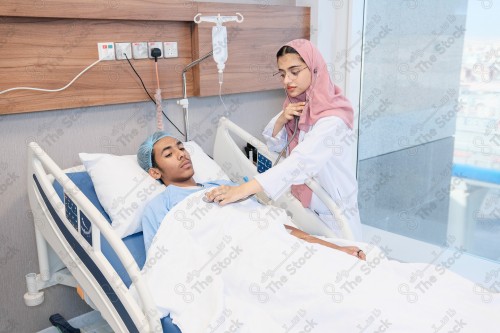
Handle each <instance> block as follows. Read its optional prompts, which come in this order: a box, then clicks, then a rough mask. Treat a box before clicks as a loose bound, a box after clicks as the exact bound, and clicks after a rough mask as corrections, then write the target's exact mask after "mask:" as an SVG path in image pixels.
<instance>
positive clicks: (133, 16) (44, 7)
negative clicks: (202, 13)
mask: <svg viewBox="0 0 500 333" xmlns="http://www.w3.org/2000/svg"><path fill="white" fill-rule="evenodd" d="M196 13H197V2H196V1H194V0H1V1H0V16H23V17H50V18H87V19H118V20H156V21H192V20H193V17H194V16H195V15H196Z"/></svg>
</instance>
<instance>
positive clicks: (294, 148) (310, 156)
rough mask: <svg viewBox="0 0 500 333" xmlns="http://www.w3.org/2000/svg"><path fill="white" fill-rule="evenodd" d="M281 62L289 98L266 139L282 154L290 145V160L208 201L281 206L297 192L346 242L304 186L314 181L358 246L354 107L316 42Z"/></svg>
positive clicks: (293, 45)
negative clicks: (263, 197)
mask: <svg viewBox="0 0 500 333" xmlns="http://www.w3.org/2000/svg"><path fill="white" fill-rule="evenodd" d="M276 56H277V62H278V69H279V71H278V72H277V73H276V74H275V76H278V77H279V78H280V79H281V80H282V82H283V86H284V88H285V91H286V93H287V98H286V100H285V102H284V104H283V110H282V111H281V112H280V113H279V114H278V115H276V116H275V117H274V118H273V119H272V120H271V121H270V122H269V124H268V125H267V127H266V128H265V129H264V132H263V136H264V138H265V139H266V141H267V145H268V147H269V149H271V150H273V151H276V152H281V150H282V149H283V148H285V146H286V145H287V144H288V157H287V158H286V159H284V160H283V161H282V162H281V163H279V164H277V165H276V166H273V167H272V168H270V169H268V170H267V171H266V172H264V173H261V174H258V175H256V176H255V177H254V179H252V180H251V181H249V182H247V183H244V184H242V185H239V186H225V185H223V186H220V187H217V188H215V189H213V190H212V191H210V192H207V194H206V196H207V199H208V200H211V201H215V202H217V203H218V204H219V205H221V206H223V205H226V204H228V203H231V202H235V201H237V200H240V199H243V198H246V197H248V196H250V195H252V194H255V193H257V192H260V191H265V193H266V194H267V195H268V196H269V197H270V198H271V199H273V200H275V199H277V198H278V197H279V196H281V195H282V194H283V193H284V192H285V191H286V190H287V189H288V188H289V187H290V186H291V187H292V188H291V192H292V194H293V195H294V196H295V197H296V198H297V199H299V200H300V202H301V203H302V205H303V206H304V207H306V208H310V209H311V210H313V211H314V212H315V213H316V214H317V215H318V216H319V217H320V219H321V220H322V221H323V223H325V224H326V226H327V227H329V228H330V229H332V230H333V231H334V232H335V234H337V236H339V237H342V230H341V227H340V226H339V224H338V223H337V220H336V218H335V216H333V215H332V214H331V212H330V210H329V209H328V208H327V207H326V206H325V205H324V204H323V202H321V200H320V199H319V198H318V197H317V196H316V195H315V194H314V193H312V191H311V190H310V189H309V188H308V187H307V186H306V185H304V182H305V181H306V180H307V179H309V178H310V177H314V178H315V179H316V180H317V181H318V182H319V184H321V186H322V187H323V188H324V189H325V190H326V191H327V192H328V194H329V195H330V196H331V197H332V198H333V200H334V201H335V202H336V203H337V205H338V206H339V208H340V210H341V211H342V215H343V216H344V218H345V219H346V220H347V222H348V224H349V226H350V228H351V231H352V233H353V235H354V238H355V240H362V238H361V223H360V220H359V211H358V203H357V194H358V186H357V181H356V177H355V170H356V169H355V164H354V162H355V158H354V156H353V154H354V152H355V149H353V147H352V146H350V144H351V143H352V141H353V140H352V137H353V135H354V133H353V131H352V127H353V109H352V107H351V104H350V102H349V101H348V100H347V99H346V98H345V97H344V96H343V95H342V91H341V90H340V89H339V88H338V87H336V86H335V85H334V84H333V83H332V82H331V80H330V76H329V73H328V70H327V66H326V63H325V61H324V59H323V57H322V56H321V54H320V52H319V51H318V49H317V48H316V47H315V46H314V45H313V44H312V43H311V42H310V41H308V40H305V39H297V40H293V41H291V42H289V43H288V44H286V45H285V46H283V47H281V48H280V49H279V51H278V53H277V55H276ZM296 132H298V133H296ZM294 133H295V135H294Z"/></svg>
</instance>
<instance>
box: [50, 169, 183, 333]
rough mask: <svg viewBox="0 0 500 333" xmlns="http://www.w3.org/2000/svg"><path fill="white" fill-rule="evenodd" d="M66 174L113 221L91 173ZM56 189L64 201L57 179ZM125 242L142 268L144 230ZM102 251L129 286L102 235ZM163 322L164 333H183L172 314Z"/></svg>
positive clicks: (128, 279) (116, 258)
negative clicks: (99, 196)
mask: <svg viewBox="0 0 500 333" xmlns="http://www.w3.org/2000/svg"><path fill="white" fill-rule="evenodd" d="M66 175H67V176H68V177H69V179H71V181H73V183H75V185H76V186H77V187H78V188H79V189H80V190H81V191H82V193H83V194H84V195H85V196H86V197H87V198H88V199H89V200H90V202H92V204H94V206H95V207H96V208H97V209H98V210H99V212H101V214H102V215H103V216H104V217H105V218H106V220H108V222H109V223H111V219H110V218H109V216H108V214H107V213H106V211H105V210H104V208H103V207H102V206H101V203H100V202H99V199H98V198H97V194H96V192H95V189H94V184H92V179H91V178H90V176H89V174H88V173H87V172H86V171H81V172H72V173H67V174H66ZM54 189H55V190H56V192H57V194H58V195H59V198H60V199H61V201H63V202H64V193H63V189H62V186H61V185H60V184H59V183H58V182H57V181H55V182H54ZM123 242H124V243H125V245H126V246H127V248H128V249H129V251H130V253H131V254H132V256H133V257H134V259H135V261H136V262H137V265H138V266H139V268H141V269H142V267H143V266H144V263H145V261H146V250H145V249H144V238H143V235H142V232H139V233H136V234H133V235H130V236H127V237H125V238H123ZM101 252H102V253H103V254H104V256H105V257H106V258H107V259H108V261H109V262H110V264H111V266H113V268H114V269H115V270H116V272H117V273H118V275H119V276H120V278H121V279H122V280H123V283H125V285H126V286H127V287H130V284H131V283H132V281H131V279H130V277H129V276H128V274H127V271H126V270H125V267H123V265H122V263H121V262H120V260H119V259H118V256H117V255H116V253H115V251H114V250H113V249H112V248H111V246H110V245H109V243H108V241H107V240H106V239H105V238H104V237H102V236H101ZM161 324H162V327H163V332H164V333H181V331H180V330H179V328H178V327H177V326H176V325H174V324H173V323H172V319H171V318H170V316H167V317H164V318H162V319H161Z"/></svg>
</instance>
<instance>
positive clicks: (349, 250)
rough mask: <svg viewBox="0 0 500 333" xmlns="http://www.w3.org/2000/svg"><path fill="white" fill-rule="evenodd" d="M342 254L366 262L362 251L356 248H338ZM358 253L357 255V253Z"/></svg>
mask: <svg viewBox="0 0 500 333" xmlns="http://www.w3.org/2000/svg"><path fill="white" fill-rule="evenodd" d="M338 250H340V251H342V252H345V253H347V254H350V255H352V256H355V257H356V258H359V259H361V260H366V254H365V252H363V251H359V250H360V249H359V247H357V246H339V249H338ZM358 251H359V253H358Z"/></svg>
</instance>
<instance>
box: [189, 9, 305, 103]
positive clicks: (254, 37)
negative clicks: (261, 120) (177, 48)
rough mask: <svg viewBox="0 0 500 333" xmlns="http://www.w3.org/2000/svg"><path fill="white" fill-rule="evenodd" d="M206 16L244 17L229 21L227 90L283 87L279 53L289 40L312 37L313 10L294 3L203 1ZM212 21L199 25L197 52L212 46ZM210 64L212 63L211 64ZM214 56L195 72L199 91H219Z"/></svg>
mask: <svg viewBox="0 0 500 333" xmlns="http://www.w3.org/2000/svg"><path fill="white" fill-rule="evenodd" d="M198 10H199V12H200V13H202V14H203V15H217V14H218V13H221V15H236V14H235V13H237V12H239V13H241V14H242V15H243V16H244V18H245V19H244V21H243V22H242V23H236V22H228V23H226V24H225V25H226V26H227V35H228V61H227V62H226V68H225V70H224V83H223V86H222V87H223V89H222V91H223V93H224V94H230V93H239V92H250V91H259V90H270V89H277V88H280V87H281V83H280V82H279V81H278V80H277V79H276V78H274V77H273V76H272V74H273V73H274V72H276V68H277V65H276V52H277V51H278V49H279V48H280V47H281V46H282V45H284V44H286V43H287V42H288V41H290V40H292V39H296V38H306V39H309V22H310V9H309V8H308V7H290V6H252V5H229V4H217V3H200V4H199V5H198ZM212 27H213V24H212V23H205V22H204V23H200V24H195V30H194V32H195V36H194V38H193V40H194V41H195V43H196V45H195V46H194V52H195V53H196V54H197V55H203V54H205V53H207V52H209V51H210V50H211V49H212V42H211V41H212ZM207 63H210V64H207ZM213 64H214V60H213V59H208V60H206V61H205V62H204V63H203V65H202V66H200V69H199V70H197V71H195V94H196V95H199V96H210V95H217V94H218V93H219V84H218V74H217V68H216V66H215V65H213Z"/></svg>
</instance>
